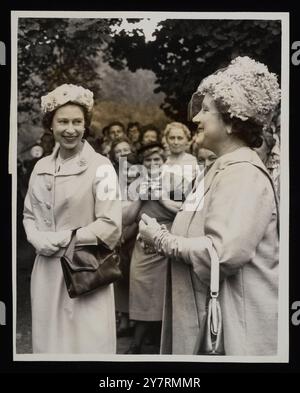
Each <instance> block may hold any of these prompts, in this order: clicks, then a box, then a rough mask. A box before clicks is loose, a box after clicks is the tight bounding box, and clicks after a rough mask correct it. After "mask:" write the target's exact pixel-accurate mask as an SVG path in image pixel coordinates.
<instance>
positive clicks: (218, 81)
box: [196, 56, 280, 126]
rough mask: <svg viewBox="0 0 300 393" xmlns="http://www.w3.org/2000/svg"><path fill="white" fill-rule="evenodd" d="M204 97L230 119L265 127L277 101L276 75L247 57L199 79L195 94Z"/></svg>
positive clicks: (278, 95) (278, 90)
mask: <svg viewBox="0 0 300 393" xmlns="http://www.w3.org/2000/svg"><path fill="white" fill-rule="evenodd" d="M207 93H208V94H210V95H211V96H212V97H213V99H214V100H216V101H218V102H219V103H220V104H221V105H222V106H224V107H225V108H226V110H227V112H228V113H229V114H230V117H237V118H239V119H241V120H244V121H245V120H248V119H251V120H253V121H254V122H255V123H257V124H259V125H263V126H265V125H267V124H268V123H269V121H270V119H271V116H272V112H273V111H274V109H275V108H276V106H277V105H278V103H279V101H280V88H279V85H278V81H277V75H276V74H274V73H271V72H269V70H268V68H267V66H265V65H264V64H262V63H259V62H257V61H255V60H253V59H251V58H250V57H248V56H244V57H237V58H235V59H234V60H232V61H231V63H230V64H229V66H228V67H226V68H224V69H221V70H219V71H216V72H215V73H214V74H212V75H209V76H208V77H206V78H205V79H203V81H202V82H201V83H200V85H199V87H198V89H197V93H196V94H197V95H199V94H201V95H202V96H203V95H205V94H207Z"/></svg>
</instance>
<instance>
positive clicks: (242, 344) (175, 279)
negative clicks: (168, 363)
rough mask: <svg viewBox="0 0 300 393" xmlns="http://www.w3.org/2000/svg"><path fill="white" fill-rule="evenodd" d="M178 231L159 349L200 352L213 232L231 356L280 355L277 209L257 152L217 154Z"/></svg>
mask: <svg viewBox="0 0 300 393" xmlns="http://www.w3.org/2000/svg"><path fill="white" fill-rule="evenodd" d="M202 191H203V192H202ZM193 198H196V202H195V204H194V205H190V207H191V206H192V208H190V207H188V208H186V206H187V203H190V204H191V201H192V200H193ZM188 199H189V200H190V201H188ZM172 233H173V234H176V235H180V238H179V239H181V247H182V252H181V254H180V255H181V258H177V259H172V260H170V261H169V272H168V281H167V290H166V296H165V307H164V317H163V328H162V348H161V352H162V353H164V354H168V353H169V354H170V353H172V354H193V352H194V349H195V344H196V340H197V337H198V335H199V331H200V327H203V324H204V320H205V316H206V301H207V296H208V290H209V283H210V257H209V252H208V248H207V241H206V240H207V239H206V238H207V237H209V238H210V239H211V241H212V243H213V246H214V248H215V250H216V252H217V254H218V257H219V261H220V294H219V300H220V303H221V308H222V314H223V331H224V343H225V352H226V355H275V354H276V352H277V340H278V337H277V325H278V318H277V315H278V266H279V265H278V263H279V260H278V251H279V239H278V213H277V203H276V200H275V195H274V188H273V184H272V180H271V178H270V176H269V174H268V172H267V170H266V168H265V167H264V165H263V163H262V162H261V160H260V159H259V157H258V156H257V154H256V153H255V152H254V151H253V150H251V149H250V148H246V147H243V148H240V149H237V150H235V151H234V152H232V153H228V154H225V155H223V156H221V157H219V158H218V159H217V160H216V161H215V163H214V164H213V165H212V167H211V169H210V170H209V171H208V173H207V175H206V176H205V177H204V181H203V182H200V183H199V184H198V186H197V187H196V188H195V190H193V191H192V194H191V195H190V196H189V198H187V200H186V202H185V203H184V204H183V206H182V208H181V211H180V212H179V213H178V214H177V216H176V218H175V221H174V223H173V227H172ZM282 263H284V261H282Z"/></svg>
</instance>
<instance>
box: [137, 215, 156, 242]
mask: <svg viewBox="0 0 300 393" xmlns="http://www.w3.org/2000/svg"><path fill="white" fill-rule="evenodd" d="M160 230H161V226H160V225H159V223H158V222H157V221H156V218H151V217H149V216H148V215H147V214H142V217H141V221H140V223H139V233H140V237H141V238H142V240H143V241H144V242H145V243H147V244H149V245H151V246H154V236H155V235H157V233H158V232H159V231H160Z"/></svg>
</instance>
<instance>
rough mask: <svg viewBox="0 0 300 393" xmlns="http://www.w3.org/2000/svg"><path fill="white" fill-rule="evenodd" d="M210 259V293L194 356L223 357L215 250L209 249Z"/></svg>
mask: <svg viewBox="0 0 300 393" xmlns="http://www.w3.org/2000/svg"><path fill="white" fill-rule="evenodd" d="M209 254H210V258H211V272H210V291H209V297H208V304H207V312H206V317H205V318H204V319H203V323H204V324H203V325H202V326H201V327H200V332H199V335H198V337H197V340H196V344H195V350H194V354H196V355H225V350H224V338H223V323H222V310H221V306H220V303H219V300H218V296H219V277H220V266H219V258H218V255H217V253H216V250H215V249H214V247H213V244H212V242H211V245H210V247H209Z"/></svg>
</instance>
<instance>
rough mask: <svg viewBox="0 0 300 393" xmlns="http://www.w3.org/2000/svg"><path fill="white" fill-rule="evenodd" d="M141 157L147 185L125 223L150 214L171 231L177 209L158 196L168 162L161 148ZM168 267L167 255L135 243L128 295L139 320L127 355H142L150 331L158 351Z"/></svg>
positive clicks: (143, 150) (147, 149)
mask: <svg viewBox="0 0 300 393" xmlns="http://www.w3.org/2000/svg"><path fill="white" fill-rule="evenodd" d="M140 156H141V162H142V164H143V165H144V167H145V168H146V170H147V172H148V174H147V178H146V180H145V182H143V183H141V184H140V190H139V192H140V195H139V197H140V198H139V199H138V200H136V201H135V203H134V205H131V207H130V209H129V210H128V211H127V215H126V216H124V224H125V223H127V224H130V223H132V222H134V221H136V222H138V221H139V220H140V217H141V215H142V214H143V213H147V214H149V215H150V216H152V217H156V218H157V220H158V222H159V223H161V224H165V225H166V226H167V227H168V228H170V226H171V223H172V221H173V219H174V216H175V213H174V210H173V209H174V207H173V206H172V208H171V209H169V208H168V200H164V201H162V200H161V195H162V194H159V195H158V194H156V193H157V192H158V193H160V188H161V182H162V178H161V174H162V166H163V163H164V159H165V158H164V151H163V148H162V145H160V144H158V143H152V144H149V145H145V146H143V147H142V148H141V150H140ZM178 208H179V205H178ZM177 210H178V209H177ZM166 264H167V259H166V258H165V257H164V256H161V255H158V254H157V253H156V251H155V250H154V249H153V248H151V247H150V248H149V247H146V248H145V247H144V246H143V244H142V243H141V242H140V241H139V240H136V242H135V246H134V250H133V254H132V259H131V266H130V294H129V314H130V319H132V320H134V321H136V324H135V331H134V337H133V340H132V343H131V345H130V348H129V349H128V351H127V352H126V353H128V354H137V353H142V352H143V351H144V349H143V347H142V346H143V343H144V339H145V337H146V335H147V333H149V332H151V331H152V332H154V331H155V332H156V344H157V346H158V348H159V338H160V331H161V320H162V309H163V294H164V289H165V279H166Z"/></svg>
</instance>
